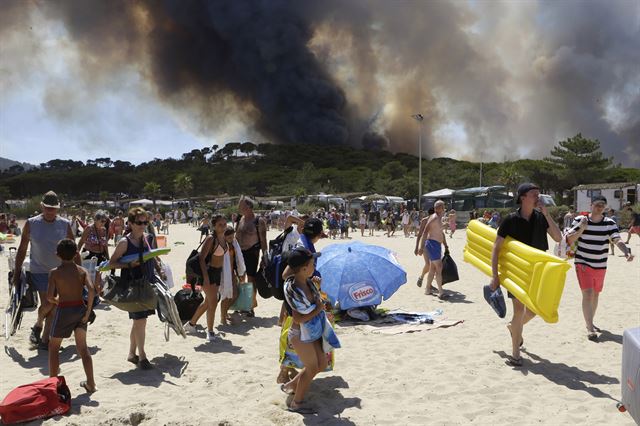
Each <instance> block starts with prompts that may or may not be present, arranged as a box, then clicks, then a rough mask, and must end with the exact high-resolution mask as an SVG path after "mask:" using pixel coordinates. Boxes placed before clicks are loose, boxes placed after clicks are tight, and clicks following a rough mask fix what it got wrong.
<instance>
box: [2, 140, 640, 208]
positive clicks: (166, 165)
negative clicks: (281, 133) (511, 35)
mask: <svg viewBox="0 0 640 426" xmlns="http://www.w3.org/2000/svg"><path fill="white" fill-rule="evenodd" d="M480 167H481V165H480V163H474V162H469V161H460V160H454V159H451V158H431V159H424V160H423V163H422V170H423V191H424V192H428V191H431V190H437V189H441V188H453V189H459V188H466V187H473V186H478V185H479V176H480ZM482 173H483V178H482V184H483V185H485V186H487V185H505V186H507V187H509V188H510V189H512V190H513V189H515V187H516V186H517V185H518V183H520V182H522V181H525V180H526V181H533V182H536V183H537V184H538V185H540V186H541V188H542V190H543V191H544V192H549V191H554V192H556V193H560V194H561V193H562V192H563V191H566V190H568V189H571V187H573V186H575V185H577V184H587V183H596V182H622V181H634V182H637V181H640V170H638V169H635V168H623V167H621V166H620V165H616V164H614V163H613V160H612V159H611V158H606V157H604V156H603V154H602V152H601V151H600V143H599V142H598V141H597V140H590V139H587V138H585V137H583V136H582V135H581V134H578V135H576V136H574V137H572V138H569V139H567V140H565V141H561V142H559V143H558V145H557V146H556V147H554V148H553V150H552V151H551V152H550V155H549V157H548V158H545V159H542V160H531V159H523V160H517V161H508V162H502V163H498V162H489V163H484V164H482ZM50 189H53V190H55V191H57V192H59V193H62V194H65V195H66V196H69V197H72V198H76V199H78V198H92V199H103V200H104V199H107V198H113V197H114V196H118V197H125V196H129V197H141V196H147V197H205V196H212V195H219V194H229V195H238V194H252V195H256V196H276V195H303V194H313V193H317V192H320V191H323V192H327V193H344V192H378V193H382V194H388V195H397V196H402V197H405V198H415V197H416V196H417V193H418V158H417V157H416V156H413V155H409V154H405V153H396V154H393V153H391V152H387V151H371V150H362V149H356V148H353V147H349V146H330V145H274V144H261V145H255V144H253V143H250V142H245V143H239V142H230V143H228V144H226V145H225V146H224V147H222V148H220V147H218V146H217V145H213V146H212V147H206V148H203V149H195V150H192V151H190V152H188V153H185V154H183V155H182V157H181V158H180V159H175V158H167V159H160V158H154V159H153V160H151V161H149V162H146V163H142V164H140V165H133V164H131V163H130V162H127V161H120V160H116V161H112V160H111V159H110V158H96V159H95V160H87V161H86V162H82V161H73V160H62V159H54V160H51V161H48V162H47V163H42V164H40V165H39V166H38V167H36V168H34V169H32V170H29V171H25V170H24V169H22V167H21V166H14V167H12V168H10V169H8V170H5V171H4V172H2V173H1V174H0V195H1V196H2V197H3V198H5V199H6V198H29V197H32V196H36V195H40V194H42V193H44V192H46V191H47V190H50ZM116 194H118V195H116ZM559 201H566V200H559Z"/></svg>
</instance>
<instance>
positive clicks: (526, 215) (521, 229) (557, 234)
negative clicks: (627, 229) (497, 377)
mask: <svg viewBox="0 0 640 426" xmlns="http://www.w3.org/2000/svg"><path fill="white" fill-rule="evenodd" d="M517 194H518V200H517V203H518V204H520V208H519V209H518V210H517V211H516V212H514V213H511V214H509V215H508V216H507V217H506V218H505V219H504V220H503V221H502V223H501V224H500V227H499V228H498V235H497V236H496V241H495V243H494V244H493V251H492V254H491V270H492V273H493V278H492V279H491V290H492V291H495V290H496V289H497V288H498V287H499V286H500V276H499V275H498V257H499V254H500V250H501V249H502V245H503V244H504V240H505V238H507V237H511V238H513V239H514V240H517V241H520V242H521V243H524V244H527V245H529V246H531V247H534V248H537V249H538V250H542V251H547V249H548V248H549V243H548V241H547V234H549V235H550V236H551V238H553V240H554V241H556V242H559V241H560V239H561V238H562V232H561V231H560V228H559V227H558V224H557V223H556V221H555V220H553V218H552V217H551V215H550V214H549V212H548V211H547V208H546V207H545V205H544V203H543V202H542V200H541V199H540V188H538V186H537V185H534V184H533V183H523V184H521V185H520V186H519V187H518V192H517ZM536 207H537V209H536ZM538 209H539V210H538ZM507 296H508V297H509V298H510V299H511V301H512V303H513V317H512V318H511V322H510V323H509V324H508V325H507V328H508V329H509V333H511V351H512V352H511V356H509V357H508V358H507V365H510V366H512V367H520V366H522V358H521V356H520V347H521V346H522V344H523V342H524V339H523V338H522V331H523V327H524V325H525V324H526V323H528V322H529V321H531V320H532V319H533V318H534V317H535V316H536V314H534V313H533V312H531V311H530V310H528V309H527V308H526V307H525V306H524V305H523V304H522V302H520V301H519V300H518V299H516V298H515V297H514V296H513V295H512V294H511V293H507Z"/></svg>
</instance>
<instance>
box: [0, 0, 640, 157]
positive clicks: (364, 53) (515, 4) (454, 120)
mask: <svg viewBox="0 0 640 426" xmlns="http://www.w3.org/2000/svg"><path fill="white" fill-rule="evenodd" d="M161 4H162V5H163V6H162V7H155V6H154V5H156V3H153V2H151V1H150V0H141V1H139V2H128V1H124V2H121V1H120V0H113V1H110V2H105V1H97V0H93V1H92V0H89V1H77V0H71V1H66V2H61V1H57V0H50V1H38V0H24V1H23V0H5V1H3V13H2V14H1V15H0V40H1V42H0V156H2V157H5V158H9V159H12V160H18V161H24V162H29V163H33V164H38V163H41V162H46V161H48V160H50V159H54V158H62V159H74V160H83V161H85V160H87V159H94V158H98V157H111V158H112V159H114V160H115V159H119V160H126V161H131V162H133V163H140V162H144V161H149V160H152V159H153V158H155V157H158V158H166V157H179V156H180V154H182V153H184V152H188V151H190V150H191V149H194V148H202V147H205V146H211V145H213V144H217V145H223V144H224V143H226V142H230V141H252V142H255V143H262V142H267V141H271V142H281V143H292V142H298V141H300V142H305V141H306V142H309V143H336V142H339V143H349V144H351V145H354V146H362V145H363V144H365V145H372V144H382V145H383V146H385V144H386V146H387V148H388V149H390V150H392V151H404V152H412V153H417V132H418V126H417V123H416V122H415V121H413V120H412V119H411V118H410V115H411V114H413V113H416V112H420V113H422V114H424V116H425V121H424V123H423V124H424V127H423V140H424V149H423V152H424V153H425V155H427V156H431V157H433V156H447V157H452V158H458V159H468V160H474V161H478V160H479V159H480V158H482V159H484V160H485V161H486V160H496V161H502V160H505V159H509V160H513V159H518V158H541V157H543V156H544V155H548V153H549V151H550V149H551V148H552V147H553V146H554V145H556V143H557V142H558V141H559V140H563V139H566V138H568V137H571V136H574V135H575V134H576V133H577V132H582V133H583V135H585V136H587V137H590V138H598V139H599V140H600V141H601V143H602V149H603V151H604V152H605V154H606V155H608V156H613V157H614V158H615V160H616V161H617V162H621V163H623V164H624V165H626V166H631V167H640V140H639V138H640V72H638V68H639V67H640V65H639V64H640V41H639V40H640V2H638V1H637V0H611V1H594V0H585V1H571V0H562V1H545V0H523V1H500V0H496V1H476V0H469V1H455V2H444V1H443V2H432V1H400V0H398V1H391V2H389V1H381V0H368V1H366V0H352V1H348V2H347V1H342V0H327V1H325V2H322V3H315V2H289V1H286V0H271V1H262V0H255V1H250V2H208V3H207V2H204V3H185V2H179V1H176V0H167V1H165V2H163V3H161ZM195 4H199V6H193V5H195ZM247 17H250V19H248V18H247Z"/></svg>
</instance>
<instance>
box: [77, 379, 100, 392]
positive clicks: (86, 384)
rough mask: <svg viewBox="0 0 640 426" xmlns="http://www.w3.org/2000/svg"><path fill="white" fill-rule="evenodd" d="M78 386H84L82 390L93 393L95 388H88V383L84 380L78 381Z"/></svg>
mask: <svg viewBox="0 0 640 426" xmlns="http://www.w3.org/2000/svg"><path fill="white" fill-rule="evenodd" d="M80 387H82V388H84V390H86V391H87V393H94V392H95V391H96V390H97V389H93V390H91V389H89V384H88V383H87V381H86V380H83V381H81V382H80Z"/></svg>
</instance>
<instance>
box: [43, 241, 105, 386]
mask: <svg viewBox="0 0 640 426" xmlns="http://www.w3.org/2000/svg"><path fill="white" fill-rule="evenodd" d="M77 253H78V246H76V243H75V242H74V241H73V239H68V238H67V239H63V240H61V241H60V242H59V243H58V246H57V247H56V254H57V255H58V257H59V258H60V260H61V261H62V264H61V265H60V266H58V267H57V268H55V269H53V270H52V271H51V273H50V274H49V285H48V289H47V300H48V301H49V303H51V304H52V305H53V306H55V307H56V309H55V320H54V321H53V327H52V328H51V336H50V339H49V376H50V377H56V376H57V375H58V373H59V372H60V369H59V367H60V357H59V354H58V352H59V351H60V344H61V343H62V339H64V338H68V337H71V334H73V335H74V337H75V342H76V349H77V351H78V355H79V356H80V358H81V359H82V366H83V367H84V371H85V374H86V376H87V380H86V381H83V382H80V386H82V387H83V388H85V389H86V391H87V392H89V393H92V392H95V390H96V383H95V381H94V379H93V362H92V361H91V353H90V352H89V348H88V347H87V322H88V321H89V316H90V315H91V307H92V306H93V298H94V297H95V290H94V287H93V284H91V280H90V279H89V275H88V274H87V271H86V269H84V268H83V267H81V266H78V265H76V264H75V263H74V262H73V259H74V257H75V256H76V255H77ZM84 288H86V289H87V292H88V295H89V296H88V301H87V304H86V305H85V302H84V300H83V299H82V291H83V289H84Z"/></svg>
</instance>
